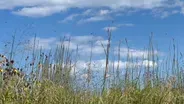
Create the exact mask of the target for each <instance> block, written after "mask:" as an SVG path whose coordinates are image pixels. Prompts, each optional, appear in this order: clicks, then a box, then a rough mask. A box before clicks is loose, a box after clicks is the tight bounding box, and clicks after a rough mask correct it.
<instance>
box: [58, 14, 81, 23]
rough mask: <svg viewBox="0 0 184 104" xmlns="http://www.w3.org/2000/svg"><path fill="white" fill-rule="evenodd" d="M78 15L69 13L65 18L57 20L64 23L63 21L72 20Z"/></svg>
mask: <svg viewBox="0 0 184 104" xmlns="http://www.w3.org/2000/svg"><path fill="white" fill-rule="evenodd" d="M78 16H79V14H72V15H69V16H68V17H66V18H65V19H63V20H62V21H59V22H61V23H65V22H68V21H72V20H74V19H75V18H76V17H78Z"/></svg>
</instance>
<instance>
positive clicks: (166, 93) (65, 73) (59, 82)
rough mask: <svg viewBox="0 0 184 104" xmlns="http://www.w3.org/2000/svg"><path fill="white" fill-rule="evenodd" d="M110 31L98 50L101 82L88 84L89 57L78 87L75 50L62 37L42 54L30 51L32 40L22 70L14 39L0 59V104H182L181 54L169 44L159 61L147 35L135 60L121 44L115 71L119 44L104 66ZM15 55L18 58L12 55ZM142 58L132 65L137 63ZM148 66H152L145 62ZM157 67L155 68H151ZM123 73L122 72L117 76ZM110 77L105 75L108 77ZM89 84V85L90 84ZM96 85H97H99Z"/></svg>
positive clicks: (34, 47) (107, 53)
mask: <svg viewBox="0 0 184 104" xmlns="http://www.w3.org/2000/svg"><path fill="white" fill-rule="evenodd" d="M111 37H112V36H111V31H110V30H108V43H107V45H105V44H103V43H101V45H102V47H103V48H104V53H105V59H106V66H105V69H104V73H103V74H104V75H103V78H102V79H103V80H102V82H101V83H97V86H93V84H92V80H93V79H92V73H93V71H92V67H91V65H92V64H91V62H92V56H93V48H92V47H91V53H90V57H89V60H90V61H89V64H88V66H89V67H88V69H87V78H86V79H82V80H83V81H84V83H83V84H84V86H82V85H79V84H78V83H80V81H81V80H77V77H79V76H78V74H77V72H76V71H75V68H76V67H75V66H76V64H77V63H76V60H72V59H75V58H76V57H77V55H78V47H76V52H71V51H70V39H68V45H66V44H64V43H63V42H64V40H66V38H65V37H64V38H61V42H60V44H59V45H58V46H57V48H56V50H54V51H52V50H50V51H49V52H44V51H43V50H42V48H40V50H39V51H38V50H36V47H37V46H36V36H35V41H34V44H33V45H32V50H31V51H29V54H28V56H26V57H25V60H24V62H23V64H21V65H19V66H23V67H21V68H18V67H16V66H17V65H16V60H15V58H14V55H15V52H14V51H15V50H16V49H15V47H17V46H16V45H15V36H13V41H12V42H11V47H10V52H9V53H8V54H6V55H8V57H6V56H5V55H4V54H1V55H0V58H1V62H0V64H1V69H0V73H1V76H0V80H1V81H0V103H1V104H184V93H183V91H184V88H183V87H184V76H183V74H184V73H183V65H182V62H183V55H182V53H179V52H178V49H177V48H176V45H175V43H174V41H173V46H172V48H170V52H169V53H170V54H169V56H166V57H165V58H162V62H160V59H159V55H158V54H157V53H158V52H157V50H156V49H155V48H154V45H153V42H152V36H151V37H150V39H149V40H150V42H149V45H148V48H147V49H145V51H146V52H147V54H146V55H144V56H143V57H142V58H141V59H138V58H133V57H132V55H131V52H130V51H131V50H130V47H129V45H128V42H127V40H126V39H125V40H123V42H124V43H125V44H126V46H127V51H128V53H127V58H126V62H127V64H126V67H125V68H124V69H120V60H121V58H120V57H121V52H120V51H121V48H120V47H121V44H122V41H120V42H119V45H118V47H119V48H118V55H117V59H118V64H117V68H115V67H112V68H111V67H109V63H110V62H109V60H110V52H111ZM18 56H19V57H20V55H18ZM145 59H146V60H147V61H148V64H147V65H144V63H142V64H139V65H133V64H131V63H137V62H138V61H137V60H145ZM149 62H152V65H151V64H150V63H149ZM155 63H157V64H155ZM121 71H123V74H122V72H121ZM109 73H110V75H111V76H110V77H109V76H108V75H109ZM93 82H95V81H93ZM101 84H102V85H101Z"/></svg>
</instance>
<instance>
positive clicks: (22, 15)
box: [0, 0, 184, 66]
mask: <svg viewBox="0 0 184 104" xmlns="http://www.w3.org/2000/svg"><path fill="white" fill-rule="evenodd" d="M112 21H113V23H112ZM183 27H184V1H183V0H146V1H145V0H91V1H89V0H31V1H28V0H27V1H26V0H1V1H0V29H1V31H0V34H1V38H0V41H1V42H2V43H3V42H4V41H10V38H11V36H12V35H13V33H14V31H17V33H16V36H17V38H18V40H24V39H25V40H31V41H32V40H33V37H34V35H35V34H36V35H37V40H38V41H39V42H40V46H42V47H44V48H45V49H46V50H47V49H51V48H53V47H54V46H55V45H56V44H57V43H58V41H59V37H61V36H70V37H72V42H73V43H72V45H73V47H72V49H75V48H76V45H77V44H78V45H81V50H82V51H81V53H84V54H86V53H89V49H90V45H89V42H90V41H93V42H94V44H95V45H94V56H96V57H98V58H96V57H94V59H98V62H101V61H102V60H103V49H102V47H101V46H100V45H99V41H102V42H104V44H105V43H106V41H107V34H106V31H105V29H106V28H110V29H111V30H112V34H113V38H112V44H113V47H114V48H116V47H117V44H118V41H119V40H124V39H125V38H127V39H128V40H129V44H130V46H131V49H132V52H133V54H134V56H135V57H138V56H139V55H143V54H144V53H145V51H144V50H143V49H144V47H146V46H148V38H149V36H150V34H151V32H153V34H154V35H153V36H154V43H155V45H156V46H158V50H159V52H160V53H164V54H167V53H168V49H169V44H170V43H171V41H172V39H173V38H174V39H175V40H176V42H177V43H178V46H179V48H180V51H181V52H182V51H184V48H183V47H182V46H183V44H184V41H183V36H184V35H183V33H184V29H183ZM22 31H24V33H22ZM91 33H93V36H91V35H90V34H91ZM21 34H24V36H23V37H21V38H20V35H21ZM18 40H17V41H18ZM0 46H1V47H3V44H1V45H0ZM125 49H126V47H125V44H123V45H122V50H125ZM2 51H4V50H2V49H1V52H2ZM125 51H126V50H125ZM123 54H124V52H122V57H123V58H124V55H123ZM134 56H133V57H134ZM83 60H84V59H81V63H83ZM87 60H88V59H87ZM99 60H101V61H99ZM122 66H123V62H122Z"/></svg>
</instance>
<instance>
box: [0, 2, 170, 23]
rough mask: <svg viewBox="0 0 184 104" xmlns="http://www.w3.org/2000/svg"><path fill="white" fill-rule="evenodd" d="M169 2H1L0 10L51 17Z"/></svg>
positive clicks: (152, 5)
mask: <svg viewBox="0 0 184 104" xmlns="http://www.w3.org/2000/svg"><path fill="white" fill-rule="evenodd" d="M165 1H167V0H115V1H114V0H87V1H86V0H1V1H0V9H13V10H14V9H15V8H17V7H19V8H20V9H19V10H16V9H15V11H14V12H13V13H15V14H18V15H23V16H30V17H43V16H49V15H52V14H54V13H59V12H61V11H63V10H66V9H70V8H92V9H95V8H101V7H107V8H109V9H111V10H117V9H119V8H138V9H152V8H156V7H161V6H163V4H164V3H165ZM109 13H110V10H108V9H103V10H100V12H99V15H107V14H109ZM95 20H102V17H101V19H100V18H99V17H98V18H97V17H95V18H94V17H93V18H91V19H90V18H89V19H88V20H87V21H95Z"/></svg>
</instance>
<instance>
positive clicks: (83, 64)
mask: <svg viewBox="0 0 184 104" xmlns="http://www.w3.org/2000/svg"><path fill="white" fill-rule="evenodd" d="M158 64H159V63H157V62H153V61H151V60H139V61H138V62H127V61H119V62H118V61H117V60H115V61H112V60H109V68H110V70H112V68H113V67H114V68H115V69H116V68H117V66H118V65H119V70H124V69H125V68H130V69H134V68H135V69H136V68H145V69H146V68H148V67H149V68H153V67H155V68H156V67H157V66H158ZM105 67H106V60H105V59H101V60H92V62H91V70H93V71H103V70H105ZM88 68H89V62H88V61H84V60H79V61H78V62H77V64H76V67H75V70H76V72H80V71H81V72H84V71H85V70H87V69H88Z"/></svg>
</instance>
